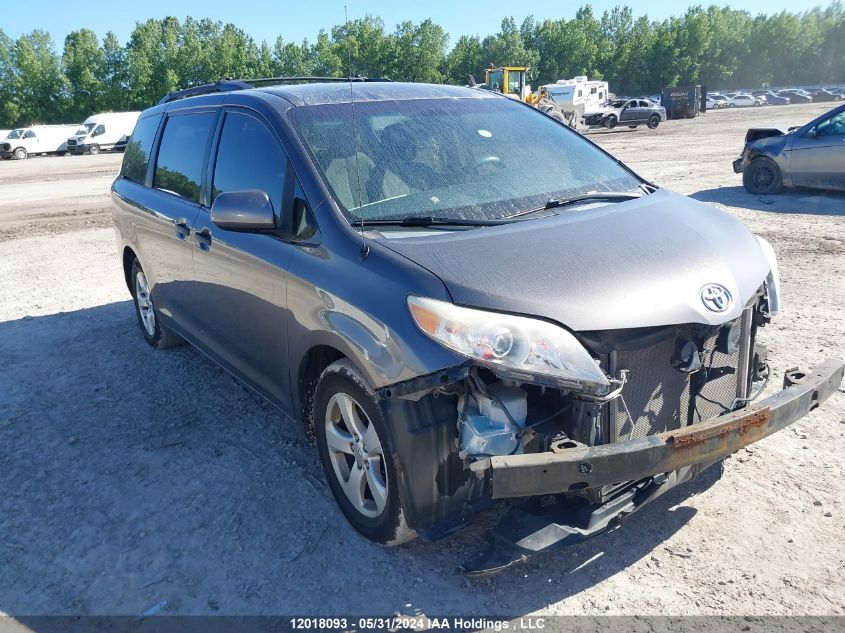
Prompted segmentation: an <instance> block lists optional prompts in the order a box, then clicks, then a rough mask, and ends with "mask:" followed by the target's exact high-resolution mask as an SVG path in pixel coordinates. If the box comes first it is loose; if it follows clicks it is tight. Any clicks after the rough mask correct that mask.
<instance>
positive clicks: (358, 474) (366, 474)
mask: <svg viewBox="0 0 845 633" xmlns="http://www.w3.org/2000/svg"><path fill="white" fill-rule="evenodd" d="M325 428H326V444H327V448H328V452H329V458H330V460H331V464H332V469H333V471H334V474H335V477H337V481H338V483H340V487H341V488H342V489H343V492H344V494H345V495H346V497H347V499H348V500H349V502H350V503H351V504H352V505H353V506H354V508H355V509H356V510H357V511H358V512H360V513H361V514H363V515H364V516H366V517H370V518H375V517H378V516H379V515H381V513H382V512H383V511H384V509H385V507H386V506H387V485H388V484H387V470H386V468H385V463H384V450H383V449H382V446H381V441H380V440H379V436H378V432H377V431H376V428H375V426H374V425H373V423H372V421H371V420H370V418H369V417H368V416H367V414H366V412H365V411H364V410H363V408H362V407H361V405H360V404H359V403H358V402H357V401H356V400H355V399H354V398H353V397H352V396H350V395H349V394H347V393H343V392H339V393H336V394H335V395H333V396H332V398H331V400H329V404H328V406H327V407H326V419H325Z"/></svg>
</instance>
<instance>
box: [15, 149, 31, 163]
mask: <svg viewBox="0 0 845 633" xmlns="http://www.w3.org/2000/svg"><path fill="white" fill-rule="evenodd" d="M12 156H14V157H15V160H26V157H27V156H29V154H28V153H27V151H26V149H25V148H23V147H18V148H17V149H15V151H14V152H12Z"/></svg>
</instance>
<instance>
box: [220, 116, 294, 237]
mask: <svg viewBox="0 0 845 633" xmlns="http://www.w3.org/2000/svg"><path fill="white" fill-rule="evenodd" d="M286 166H287V156H286V155H285V154H284V152H282V149H281V148H280V147H279V144H278V143H277V142H276V139H275V138H274V137H273V135H272V134H271V133H270V131H269V130H268V129H267V127H266V126H265V125H264V124H263V123H262V122H261V121H259V120H258V119H256V118H254V117H252V116H250V115H248V114H241V113H240V112H227V113H226V120H225V121H224V122H223V132H222V134H221V135H220V144H219V147H218V149H217V161H216V163H215V165H214V180H213V186H212V194H211V195H212V200H214V198H216V197H217V196H218V194H220V193H222V192H223V191H239V190H241V189H260V190H261V191H264V192H265V193H266V194H267V195H268V196H269V197H270V201H271V202H272V203H273V210H274V211H275V213H276V217H277V219H278V220H281V211H282V189H283V186H284V180H285V169H286Z"/></svg>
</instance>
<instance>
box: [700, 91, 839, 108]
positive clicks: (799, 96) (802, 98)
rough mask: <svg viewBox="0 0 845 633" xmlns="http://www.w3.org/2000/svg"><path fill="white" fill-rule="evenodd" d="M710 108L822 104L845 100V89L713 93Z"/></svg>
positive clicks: (709, 96) (710, 94)
mask: <svg viewBox="0 0 845 633" xmlns="http://www.w3.org/2000/svg"><path fill="white" fill-rule="evenodd" d="M707 97H708V105H707V107H708V108H711V105H710V100H711V99H712V100H713V104H712V108H713V109H717V108H722V107H725V108H728V107H744V106H761V105H789V104H790V103H820V102H828V101H842V100H845V87H840V88H808V89H806V90H805V89H803V88H783V89H781V90H772V89H761V90H751V91H739V92H711V93H709V94H708V95H707Z"/></svg>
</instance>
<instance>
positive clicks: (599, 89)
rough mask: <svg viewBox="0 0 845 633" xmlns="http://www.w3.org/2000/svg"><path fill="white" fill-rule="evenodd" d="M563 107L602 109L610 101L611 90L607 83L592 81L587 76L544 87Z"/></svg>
mask: <svg viewBox="0 0 845 633" xmlns="http://www.w3.org/2000/svg"><path fill="white" fill-rule="evenodd" d="M543 88H545V89H546V91H547V92H548V93H549V94H550V95H551V97H552V98H553V99H554V101H555V103H559V104H560V105H561V106H572V107H573V108H575V107H577V106H581V107H583V109H584V110H586V111H589V110H590V108H593V107H595V108H600V107H601V106H603V105H604V104H605V103H607V101H608V100H609V99H610V90H609V88H608V85H607V82H606V81H590V80H589V79H587V76H586V75H579V76H578V77H575V78H573V79H558V80H557V81H556V82H555V83H553V84H547V85H545V86H543Z"/></svg>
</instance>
